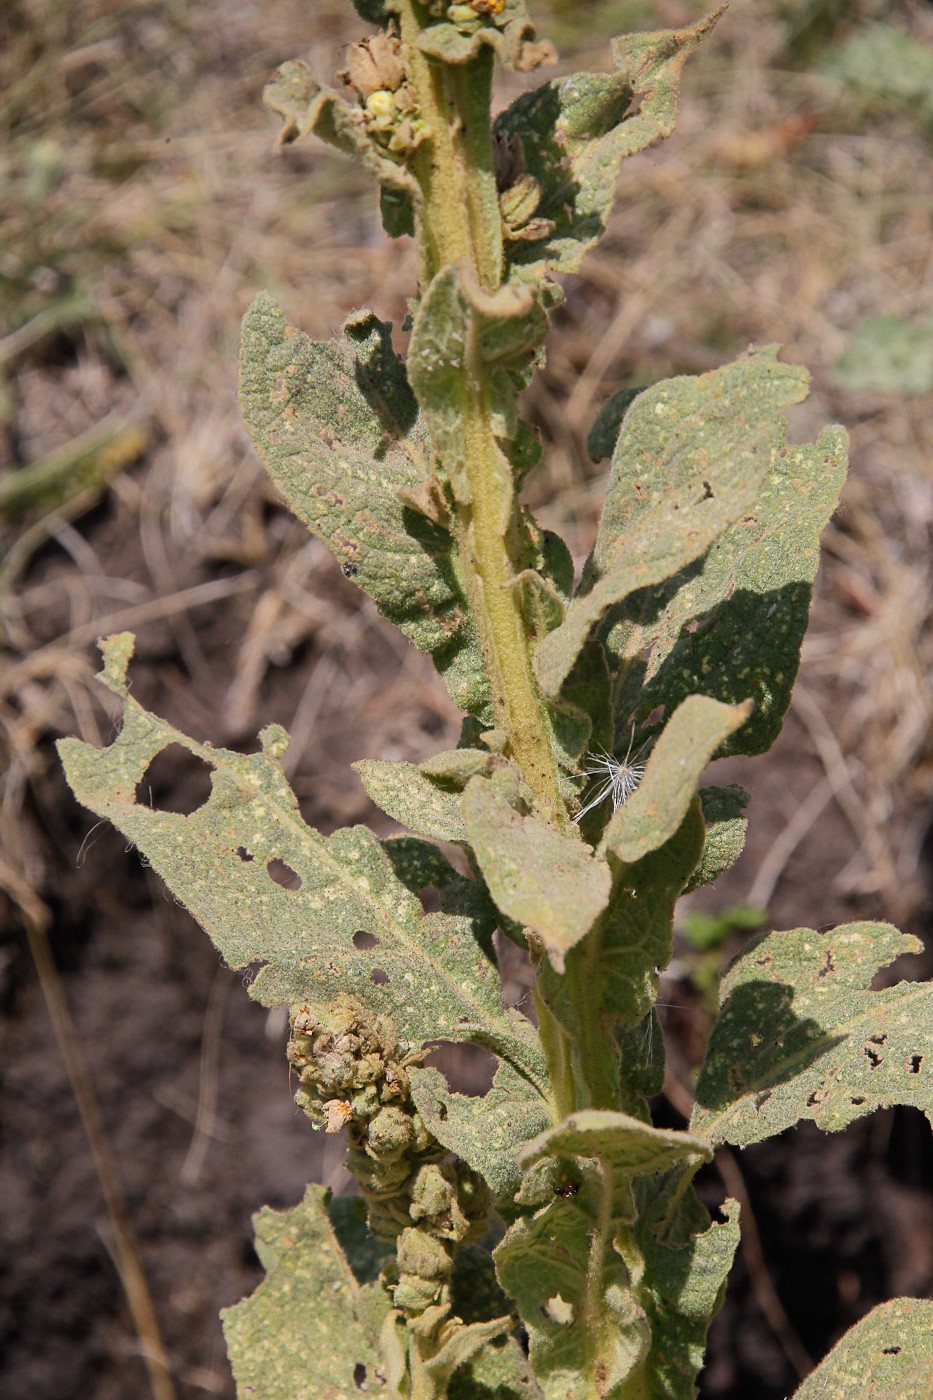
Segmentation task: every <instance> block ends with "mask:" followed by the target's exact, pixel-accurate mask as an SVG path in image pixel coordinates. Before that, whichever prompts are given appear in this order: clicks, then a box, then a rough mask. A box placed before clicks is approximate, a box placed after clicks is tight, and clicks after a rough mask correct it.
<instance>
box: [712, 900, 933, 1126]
mask: <svg viewBox="0 0 933 1400" xmlns="http://www.w3.org/2000/svg"><path fill="white" fill-rule="evenodd" d="M921 948H922V945H921V944H920V942H919V941H918V940H917V939H916V938H913V937H912V936H911V935H910V934H904V933H899V932H898V931H897V929H895V928H892V927H891V926H890V924H873V923H857V924H843V925H841V926H840V927H839V928H836V929H833V930H832V931H831V932H829V933H816V932H814V930H813V929H808V928H798V929H791V930H790V931H789V932H787V933H771V934H768V935H766V936H763V937H762V938H761V939H758V940H756V941H755V942H753V943H752V944H751V946H750V947H749V948H747V949H746V950H745V951H744V952H743V953H742V954H741V956H740V957H739V958H738V959H737V960H736V961H735V962H734V963H733V964H732V966H731V967H730V968H729V970H728V972H727V973H726V975H725V977H724V978H723V982H722V987H721V994H720V1004H721V1010H720V1012H719V1017H718V1019H717V1021H716V1023H715V1025H714V1026H713V1031H712V1034H711V1036H710V1041H709V1046H708V1048H707V1051H706V1059H705V1061H704V1064H703V1069H702V1071H701V1074H700V1080H699V1083H698V1085H697V1093H696V1109H695V1112H694V1115H693V1124H692V1126H693V1129H694V1131H696V1132H697V1133H700V1134H702V1135H703V1136H704V1137H707V1138H709V1140H710V1141H711V1142H716V1143H718V1142H732V1143H736V1144H737V1145H738V1146H740V1147H745V1146H747V1144H748V1143H751V1142H758V1141H760V1140H761V1139H762V1138H766V1137H773V1136H774V1135H775V1134H776V1133H780V1132H783V1130H784V1129H785V1128H790V1127H792V1126H793V1125H794V1124H795V1123H798V1122H800V1121H801V1120H802V1119H812V1120H813V1122H814V1123H816V1125H817V1126H818V1127H820V1128H824V1129H826V1130H827V1131H828V1132H837V1131H838V1130H839V1129H840V1128H844V1127H846V1125H847V1124H849V1123H851V1122H852V1121H853V1119H855V1118H861V1117H862V1116H863V1115H864V1114H867V1113H873V1112H874V1111H875V1109H877V1108H881V1107H886V1106H887V1105H889V1104H910V1105H912V1106H913V1107H915V1108H920V1109H923V1110H925V1111H926V1112H927V1113H928V1114H930V1113H931V1112H933V1054H931V1053H930V1046H931V1042H933V984H931V983H923V982H899V983H898V984H897V985H896V986H894V987H885V988H883V989H882V990H880V991H872V990H871V984H872V980H873V978H874V977H875V975H876V973H877V972H878V970H879V969H880V968H883V967H886V966H887V965H888V964H889V963H891V962H893V961H894V959H895V958H897V957H900V956H901V955H902V954H904V953H915V952H919V951H921Z"/></svg>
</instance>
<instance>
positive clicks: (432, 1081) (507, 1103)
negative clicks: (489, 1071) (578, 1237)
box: [409, 1063, 549, 1201]
mask: <svg viewBox="0 0 933 1400" xmlns="http://www.w3.org/2000/svg"><path fill="white" fill-rule="evenodd" d="M409 1074H410V1078H411V1092H412V1097H413V1098H414V1100H415V1103H416V1105H417V1107H418V1112H419V1113H420V1114H421V1117H422V1119H423V1120H424V1123H425V1126H426V1127H427V1128H428V1130H429V1131H430V1132H431V1133H432V1134H433V1135H434V1137H436V1138H437V1140H438V1142H440V1143H442V1144H443V1145H444V1147H446V1148H447V1149H448V1151H450V1152H455V1153H456V1154H457V1156H458V1157H461V1158H462V1159H463V1161H464V1162H467V1163H468V1164H469V1166H471V1167H473V1169H474V1170H475V1171H478V1172H479V1173H480V1174H481V1175H482V1176H483V1177H484V1178H485V1180H486V1181H487V1182H488V1183H489V1185H490V1187H491V1188H492V1190H493V1192H494V1193H495V1195H496V1196H497V1197H499V1198H500V1199H502V1200H505V1201H508V1200H511V1198H512V1196H514V1194H515V1192H516V1191H517V1190H518V1188H519V1185H520V1184H521V1175H522V1174H521V1170H520V1168H519V1166H518V1160H517V1156H516V1154H517V1152H518V1149H519V1148H520V1147H521V1145H522V1143H524V1142H527V1141H528V1140H529V1139H530V1138H533V1137H536V1136H537V1134H538V1133H540V1132H541V1131H542V1130H543V1129H544V1128H545V1127H546V1125H547V1123H548V1121H549V1118H548V1109H547V1104H546V1103H545V1102H544V1100H543V1099H542V1098H541V1096H540V1095H539V1094H537V1093H536V1092H535V1091H534V1089H533V1088H532V1087H531V1085H530V1084H529V1083H528V1081H527V1080H526V1079H524V1078H523V1077H522V1076H521V1075H520V1074H517V1073H516V1071H515V1070H514V1069H513V1068H512V1066H511V1065H508V1064H505V1063H503V1064H500V1066H499V1068H498V1070H497V1072H496V1077H495V1079H494V1080H493V1083H492V1086H491V1088H490V1089H489V1090H488V1091H487V1092H486V1093H485V1094H483V1095H482V1096H479V1095H477V1096H471V1095H468V1094H455V1093H453V1092H452V1091H451V1090H450V1088H449V1087H448V1085H447V1081H446V1079H445V1078H444V1076H443V1074H441V1072H440V1070H437V1069H434V1068H433V1067H430V1066H425V1067H423V1068H417V1067H415V1068H412V1069H411V1070H410V1071H409Z"/></svg>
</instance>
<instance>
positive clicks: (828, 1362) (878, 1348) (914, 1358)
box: [793, 1298, 933, 1400]
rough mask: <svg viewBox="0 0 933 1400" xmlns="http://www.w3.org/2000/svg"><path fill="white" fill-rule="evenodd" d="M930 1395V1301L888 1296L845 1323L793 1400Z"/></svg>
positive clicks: (906, 1399)
mask: <svg viewBox="0 0 933 1400" xmlns="http://www.w3.org/2000/svg"><path fill="white" fill-rule="evenodd" d="M931 1395H933V1302H930V1301H929V1300H927V1299H924V1298H894V1299H892V1300H891V1301H890V1302H888V1303H881V1304H879V1306H878V1307H876V1308H872V1310H871V1312H870V1313H868V1315H867V1316H866V1317H863V1318H862V1319H861V1321H860V1322H857V1323H856V1324H855V1326H854V1327H850V1329H849V1331H848V1332H846V1334H845V1335H844V1336H843V1337H842V1339H841V1340H840V1341H838V1342H837V1343H836V1345H835V1346H834V1347H833V1349H832V1351H831V1352H830V1353H829V1355H828V1356H827V1357H826V1358H825V1359H824V1360H823V1361H821V1362H820V1364H819V1366H817V1368H816V1370H815V1371H811V1372H810V1374H809V1376H807V1378H806V1380H805V1381H804V1383H803V1385H801V1386H800V1387H799V1388H798V1389H797V1390H795V1391H794V1396H793V1400H868V1397H869V1396H870V1397H871V1400H929V1397H930V1396H931Z"/></svg>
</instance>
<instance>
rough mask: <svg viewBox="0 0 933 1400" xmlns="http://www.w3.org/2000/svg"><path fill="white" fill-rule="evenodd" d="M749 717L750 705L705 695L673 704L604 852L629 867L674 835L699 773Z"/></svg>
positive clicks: (607, 837)
mask: <svg viewBox="0 0 933 1400" xmlns="http://www.w3.org/2000/svg"><path fill="white" fill-rule="evenodd" d="M750 713H751V704H750V702H746V703H745V704H744V705H722V704H720V702H719V701H718V700H711V699H709V697H708V696H706V695H691V696H689V697H688V698H687V699H686V700H685V701H684V702H683V704H682V705H678V707H677V709H676V710H675V711H674V713H673V715H672V716H671V718H670V720H669V721H668V723H667V724H666V725H665V726H664V728H663V729H662V731H661V736H660V738H659V739H658V742H657V743H656V744H655V746H654V749H653V750H652V752H651V757H650V758H649V759H648V762H647V764H646V765H645V775H644V777H643V778H642V781H641V784H640V785H639V787H638V789H637V791H636V792H634V793H633V794H632V796H631V797H630V798H629V799H628V801H626V802H625V803H623V805H622V806H621V807H620V808H619V810H618V811H617V812H616V813H615V815H614V816H613V818H612V820H611V821H610V823H609V825H608V827H607V828H606V835H605V837H604V840H603V849H605V850H607V851H610V852H611V853H612V854H613V855H614V856H616V857H617V858H618V859H619V860H623V861H625V862H626V863H627V864H629V865H631V864H633V863H634V862H635V861H637V860H640V859H641V858H642V856H645V855H647V854H648V852H649V851H656V850H657V849H658V847H659V846H662V845H663V844H664V842H665V841H667V840H668V839H669V838H670V837H671V836H673V835H674V832H675V831H676V830H677V828H678V827H679V826H680V824H681V822H682V821H683V819H684V817H685V816H686V813H687V808H688V807H689V806H690V803H691V802H692V801H693V798H694V796H695V794H696V790H697V784H698V782H699V781H700V775H701V774H702V772H703V770H704V768H705V767H706V766H707V764H708V763H709V761H710V759H711V758H712V757H713V755H714V754H715V752H716V750H717V749H718V748H719V746H720V745H721V744H722V743H723V741H724V740H725V739H727V738H728V736H729V735H730V734H734V733H735V731H736V729H738V728H739V727H740V726H741V725H743V724H744V723H745V721H746V720H747V719H748V716H749V714H750Z"/></svg>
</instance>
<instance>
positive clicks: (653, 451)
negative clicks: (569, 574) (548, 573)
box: [535, 346, 807, 714]
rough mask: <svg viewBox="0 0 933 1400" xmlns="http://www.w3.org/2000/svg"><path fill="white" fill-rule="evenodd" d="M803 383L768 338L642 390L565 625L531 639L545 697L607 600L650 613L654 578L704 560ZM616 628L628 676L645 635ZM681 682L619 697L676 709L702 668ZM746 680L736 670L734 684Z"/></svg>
mask: <svg viewBox="0 0 933 1400" xmlns="http://www.w3.org/2000/svg"><path fill="white" fill-rule="evenodd" d="M806 384H807V377H806V374H805V372H804V371H803V370H800V369H797V368H795V367H793V366H791V365H782V364H779V363H778V361H777V358H776V351H775V349H774V347H773V346H768V347H765V348H764V349H761V350H757V351H752V352H750V353H749V354H748V355H744V356H743V357H742V358H741V359H739V360H736V361H735V362H734V363H733V364H730V365H725V366H723V368H722V369H718V370H713V371H712V372H711V373H709V374H703V375H699V376H698V377H696V378H693V377H688V376H686V375H684V376H681V377H679V378H677V379H669V380H666V381H665V382H663V383H661V384H656V385H654V386H653V387H652V388H650V389H645V390H644V391H643V393H641V394H639V396H638V398H637V399H635V400H634V402H633V403H632V404H631V406H630V407H629V409H628V412H627V413H626V415H625V419H624V421H623V424H622V429H621V431H620V433H619V439H618V442H617V443H616V448H615V452H614V453H613V458H612V472H611V475H610V478H609V487H608V491H607V495H606V502H605V505H604V506H603V513H602V518H601V520H600V525H599V533H598V535H597V538H596V543H595V545H594V547H593V552H592V554H591V556H590V558H589V560H588V561H587V564H586V567H585V569H584V572H583V579H582V582H581V584H580V589H579V591H578V593H577V596H576V597H575V598H574V600H573V602H572V603H571V604H570V607H569V608H568V609H567V616H566V618H565V620H564V622H563V624H562V625H561V626H560V627H558V628H557V629H556V631H554V632H552V633H550V635H549V636H547V637H545V638H544V640H543V641H542V642H541V644H540V645H539V647H538V651H537V655H536V658H535V667H536V670H537V673H538V678H539V680H540V681H541V685H542V687H543V689H544V691H545V694H547V695H550V696H556V695H557V694H558V693H559V691H560V687H561V685H562V684H563V682H564V680H565V678H566V676H567V674H568V672H569V669H570V667H571V666H572V664H573V661H574V658H575V657H576V656H577V654H578V652H579V651H580V648H581V647H582V645H583V643H584V642H585V640H586V638H587V637H588V636H589V634H590V633H591V631H592V630H593V629H594V628H595V627H597V626H598V625H599V624H600V623H602V622H603V619H604V618H605V617H606V614H607V613H608V612H609V611H610V609H612V610H617V609H618V608H619V605H620V604H622V603H624V602H626V600H631V606H630V608H627V609H626V610H625V611H626V615H627V616H628V615H630V614H631V613H641V612H643V613H644V615H645V617H646V618H650V619H654V618H656V616H657V611H658V608H657V604H656V602H655V599H656V597H657V586H658V585H659V584H663V583H664V582H665V580H668V579H671V578H674V577H675V576H676V575H678V574H680V573H681V571H682V570H686V569H687V567H688V566H689V565H693V564H694V563H695V562H696V561H698V560H700V559H702V557H703V555H705V554H706V553H707V552H708V551H709V550H710V547H711V545H713V544H714V542H715V541H716V540H717V539H719V537H720V536H721V535H723V534H724V532H725V531H726V530H727V528H728V527H729V526H730V525H733V524H734V523H735V522H736V521H741V520H742V519H743V517H747V515H748V513H749V512H750V511H751V509H752V507H753V506H754V503H755V501H756V499H757V497H758V495H759V491H760V488H761V485H762V482H763V481H764V479H765V476H766V474H767V472H768V470H769V468H770V466H771V460H772V456H773V454H774V453H775V452H776V451H778V450H779V449H780V446H781V444H782V442H783V437H784V413H783V410H784V409H785V408H786V407H787V406H788V405H790V404H793V403H799V402H800V400H801V399H802V398H803V397H804V396H805V394H806ZM747 533H748V530H747V527H746V534H747ZM694 572H696V571H694ZM633 595H637V597H635V596H633ZM639 604H641V607H639V606H638V605H639ZM616 615H618V613H617V612H616ZM694 616H695V614H694V613H690V614H689V617H687V618H684V620H683V625H684V626H686V625H687V624H688V623H689V622H690V620H691V619H692V618H693V617H694ZM679 622H680V617H679V615H678V623H679ZM623 629H625V630H623ZM619 630H620V631H621V632H622V635H621V636H620V637H616V636H613V638H612V639H611V641H612V646H611V651H612V654H613V658H614V659H615V660H616V662H617V663H621V665H622V668H623V677H624V679H625V681H626V682H627V681H628V677H627V676H626V675H625V669H626V667H629V668H631V667H632V665H633V663H634V662H635V661H638V660H639V657H640V654H641V651H642V649H643V644H642V645H640V646H639V648H638V650H637V651H634V652H633V651H632V647H631V646H630V645H629V640H628V633H629V632H630V631H631V630H632V629H631V628H628V629H626V626H625V624H624V623H623V624H622V625H621V628H620V629H619ZM642 630H647V629H642ZM768 636H769V640H770V638H771V634H770V632H769V634H768ZM649 640H652V639H650V638H649ZM642 668H643V663H642ZM689 679H690V685H689V687H684V686H683V685H681V686H680V693H678V694H677V696H676V699H675V698H674V697H673V696H670V698H669V692H670V690H671V687H668V690H667V691H665V693H664V694H663V695H660V694H659V695H658V696H657V697H655V696H654V695H653V694H652V698H651V702H650V703H648V698H647V696H643V695H641V692H640V690H639V691H638V694H637V699H636V698H634V697H630V694H629V691H630V690H632V689H633V687H632V686H631V685H629V686H627V688H626V690H625V693H624V700H625V702H626V704H628V705H629V707H630V708H634V706H635V705H636V704H637V706H638V708H639V711H640V712H641V713H643V714H647V713H648V711H649V710H651V709H652V708H653V707H654V705H656V704H659V703H667V704H668V706H669V708H673V705H674V704H676V703H678V702H679V701H680V700H682V699H684V698H685V696H686V695H687V694H691V693H695V692H700V693H703V694H709V693H710V687H709V686H708V685H707V683H706V676H705V675H700V676H696V675H694V674H692V673H691V674H690V677H689ZM677 680H678V682H680V681H681V680H682V677H681V676H680V675H679V674H678V676H677ZM744 680H745V677H744V675H742V676H740V677H739V678H738V679H737V680H736V681H735V682H734V685H735V684H739V683H740V682H741V681H744ZM733 688H734V687H733ZM753 689H754V687H753V686H751V685H749V684H747V683H746V689H745V693H744V694H736V695H730V696H728V697H725V696H718V697H717V698H719V699H726V698H728V699H729V700H731V701H734V700H741V699H744V698H745V696H746V695H747V694H750V693H752V690H753ZM620 713H624V709H623V708H620Z"/></svg>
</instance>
